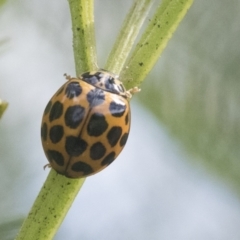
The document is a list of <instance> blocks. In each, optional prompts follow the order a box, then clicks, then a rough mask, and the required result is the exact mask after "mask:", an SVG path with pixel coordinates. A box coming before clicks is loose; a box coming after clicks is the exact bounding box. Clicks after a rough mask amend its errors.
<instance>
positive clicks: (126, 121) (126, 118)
mask: <svg viewBox="0 0 240 240" xmlns="http://www.w3.org/2000/svg"><path fill="white" fill-rule="evenodd" d="M128 121H129V119H128V114H127V115H126V116H125V125H127V124H128Z"/></svg>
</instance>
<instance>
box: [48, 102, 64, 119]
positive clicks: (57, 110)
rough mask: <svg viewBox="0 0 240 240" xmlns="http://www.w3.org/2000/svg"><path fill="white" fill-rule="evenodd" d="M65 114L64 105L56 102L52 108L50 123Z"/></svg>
mask: <svg viewBox="0 0 240 240" xmlns="http://www.w3.org/2000/svg"><path fill="white" fill-rule="evenodd" d="M62 114H63V104H62V103H60V102H59V101H57V102H55V103H54V104H53V106H52V108H51V111H50V114H49V121H50V122H52V121H53V120H55V119H58V118H60V117H61V116H62Z"/></svg>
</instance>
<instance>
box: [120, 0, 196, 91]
mask: <svg viewBox="0 0 240 240" xmlns="http://www.w3.org/2000/svg"><path fill="white" fill-rule="evenodd" d="M192 2H193V0H163V2H162V3H161V4H160V6H159V7H158V9H157V10H156V13H155V14H154V16H153V18H152V20H151V23H150V24H149V25H148V27H147V28H146V30H145V32H144V34H143V35H142V37H141V39H140V41H139V42H138V44H137V46H136V48H135V49H134V51H133V53H132V55H131V57H130V59H128V61H127V63H126V65H125V68H123V71H122V72H121V75H120V78H121V79H128V81H126V82H124V83H125V87H126V88H131V87H133V86H139V85H140V84H141V82H142V81H143V80H144V79H145V77H146V76H147V74H148V73H149V72H150V70H151V69H152V68H153V66H154V65H155V63H156V62H157V60H158V59H159V57H160V55H161V53H162V51H163V50H164V48H165V46H166V44H167V42H168V41H169V39H170V38H171V36H172V34H173V32H174V31H175V30H176V28H177V26H178V25H179V23H180V21H181V20H182V19H183V17H184V15H185V14H186V12H187V10H188V9H189V7H190V6H191V4H192Z"/></svg>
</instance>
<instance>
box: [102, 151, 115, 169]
mask: <svg viewBox="0 0 240 240" xmlns="http://www.w3.org/2000/svg"><path fill="white" fill-rule="evenodd" d="M114 159H115V152H110V153H109V154H108V155H107V156H106V157H105V158H104V159H103V160H102V162H101V165H102V166H106V165H109V164H111V163H112V162H113V161H114Z"/></svg>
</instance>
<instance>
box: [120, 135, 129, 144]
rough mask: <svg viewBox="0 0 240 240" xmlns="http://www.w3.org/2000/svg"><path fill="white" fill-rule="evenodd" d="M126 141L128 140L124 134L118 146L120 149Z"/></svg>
mask: <svg viewBox="0 0 240 240" xmlns="http://www.w3.org/2000/svg"><path fill="white" fill-rule="evenodd" d="M127 139H128V133H124V134H123V135H122V137H121V140H120V146H121V147H123V146H124V145H125V144H126V142H127Z"/></svg>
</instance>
